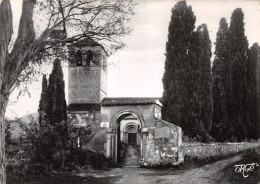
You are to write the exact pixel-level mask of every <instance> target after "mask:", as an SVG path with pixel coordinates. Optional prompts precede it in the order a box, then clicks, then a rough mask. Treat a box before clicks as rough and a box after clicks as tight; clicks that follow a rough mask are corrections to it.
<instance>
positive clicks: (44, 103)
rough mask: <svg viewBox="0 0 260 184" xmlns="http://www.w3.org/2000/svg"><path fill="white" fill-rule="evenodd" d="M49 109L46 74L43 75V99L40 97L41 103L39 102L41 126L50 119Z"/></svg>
mask: <svg viewBox="0 0 260 184" xmlns="http://www.w3.org/2000/svg"><path fill="white" fill-rule="evenodd" d="M48 111H49V95H48V81H47V78H46V75H43V77H42V92H41V99H40V104H39V108H38V112H39V124H40V126H42V125H43V124H45V123H47V121H48V119H49V118H48V117H47V114H48Z"/></svg>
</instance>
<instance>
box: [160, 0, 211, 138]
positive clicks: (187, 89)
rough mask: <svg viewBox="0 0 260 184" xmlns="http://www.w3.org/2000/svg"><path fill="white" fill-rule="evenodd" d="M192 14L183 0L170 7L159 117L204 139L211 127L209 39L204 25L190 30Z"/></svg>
mask: <svg viewBox="0 0 260 184" xmlns="http://www.w3.org/2000/svg"><path fill="white" fill-rule="evenodd" d="M195 21H196V17H195V15H194V13H193V11H192V8H191V6H187V4H186V2H185V1H180V2H178V3H177V4H176V5H175V7H174V8H173V9H172V16H171V21H170V24H169V33H168V41H167V43H166V61H165V72H164V76H163V86H164V92H163V109H162V114H163V118H164V119H165V120H166V121H168V122H171V123H174V124H177V125H179V126H181V127H182V129H183V130H184V133H185V134H186V135H188V136H190V137H197V138H198V139H199V140H204V141H205V140H206V135H207V132H208V131H209V130H210V128H211V121H212V120H211V119H212V97H211V71H210V70H211V69H210V68H211V67H210V57H211V41H210V39H209V34H208V30H207V26H206V25H205V24H203V25H201V26H199V27H198V29H197V31H194V28H195Z"/></svg>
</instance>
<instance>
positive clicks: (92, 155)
mask: <svg viewBox="0 0 260 184" xmlns="http://www.w3.org/2000/svg"><path fill="white" fill-rule="evenodd" d="M65 163H67V164H68V165H67V166H68V167H70V166H71V165H78V166H80V167H88V166H92V167H93V168H94V169H108V159H107V158H106V157H105V155H104V154H103V153H98V152H95V151H91V150H82V149H73V150H71V151H70V153H69V154H68V155H67V159H66V161H65Z"/></svg>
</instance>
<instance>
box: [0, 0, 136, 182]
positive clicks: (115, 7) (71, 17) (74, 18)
mask: <svg viewBox="0 0 260 184" xmlns="http://www.w3.org/2000/svg"><path fill="white" fill-rule="evenodd" d="M134 4H135V3H134V2H133V1H132V0H120V1H117V0H103V1H98V0H93V1H76V0H66V1H61V0H57V1H56V0H55V1H54V0H46V1H37V3H36V1H35V0H23V6H22V14H21V18H20V25H19V30H18V36H17V38H16V40H14V41H13V42H11V37H12V33H13V25H12V21H13V20H12V9H11V4H10V0H2V1H1V4H0V40H1V47H0V91H1V92H0V94H1V95H0V104H1V105H0V183H2V184H5V183H6V174H5V151H4V142H5V141H4V137H5V136H4V135H5V132H4V128H5V126H4V122H5V121H4V115H5V110H6V106H7V104H8V99H9V96H10V93H11V92H12V90H13V89H14V88H15V87H16V86H18V85H19V84H21V82H23V81H28V80H30V79H31V78H30V77H28V76H30V75H29V74H35V73H36V71H35V67H34V66H33V65H34V64H36V63H39V64H41V63H42V62H45V61H46V57H47V56H50V55H53V54H55V55H58V56H61V55H62V52H59V53H55V52H57V51H55V50H51V48H53V47H54V48H55V47H56V46H57V45H62V44H63V45H66V43H72V42H74V41H77V40H79V39H81V38H84V37H90V38H92V39H94V40H97V39H98V40H103V41H104V40H106V41H108V43H107V45H110V46H114V47H115V48H119V47H118V46H120V43H121V42H120V40H119V39H118V37H119V36H122V35H125V34H128V33H129V32H130V29H129V27H128V26H127V25H129V24H126V23H127V22H128V20H129V16H130V15H132V14H133V5H134ZM35 5H36V9H35V11H34V7H35ZM35 13H36V14H35ZM37 13H38V14H40V15H39V17H40V18H41V19H43V21H40V22H39V25H36V26H38V27H37V29H34V22H33V17H37V16H36V15H37ZM35 30H36V32H35ZM59 30H60V31H59ZM12 43H14V44H13V45H12Z"/></svg>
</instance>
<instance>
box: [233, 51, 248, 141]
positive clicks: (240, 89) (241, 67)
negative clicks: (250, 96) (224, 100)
mask: <svg viewBox="0 0 260 184" xmlns="http://www.w3.org/2000/svg"><path fill="white" fill-rule="evenodd" d="M245 70H246V66H245V64H244V61H243V57H242V55H241V54H240V53H238V52H237V54H236V57H235V58H234V59H233V60H232V65H231V74H232V84H233V88H232V97H233V101H232V105H233V117H232V118H233V119H232V120H233V126H234V129H235V132H234V135H235V137H236V139H237V140H238V141H242V140H244V139H246V137H247V132H246V127H245V125H244V120H243V118H244V117H243V115H244V114H245V112H244V108H243V106H244V94H245V90H246V89H245V81H244V80H245V79H244V78H245V76H244V75H245Z"/></svg>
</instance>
